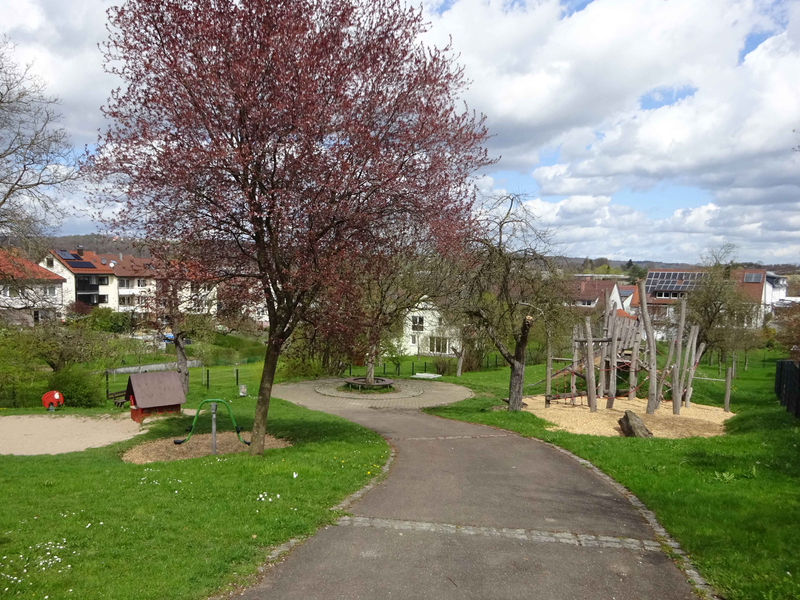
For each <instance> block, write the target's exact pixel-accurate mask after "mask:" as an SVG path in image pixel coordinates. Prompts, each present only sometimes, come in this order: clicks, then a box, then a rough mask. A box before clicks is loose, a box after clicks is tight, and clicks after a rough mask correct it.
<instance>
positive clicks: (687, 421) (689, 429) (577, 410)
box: [523, 396, 733, 438]
mask: <svg viewBox="0 0 800 600" xmlns="http://www.w3.org/2000/svg"><path fill="white" fill-rule="evenodd" d="M524 401H525V402H526V403H527V404H528V407H527V408H524V409H523V410H527V411H528V412H532V413H533V414H535V415H536V416H537V417H541V418H542V419H547V420H548V421H550V422H551V423H555V424H556V425H557V429H560V430H563V431H569V432H570V433H585V434H590V435H604V436H610V437H613V436H621V435H622V430H621V429H620V426H619V423H618V421H619V419H620V417H622V415H624V414H625V411H626V410H632V411H633V412H635V413H636V414H637V415H638V416H639V417H641V419H642V421H643V422H644V424H645V426H646V427H647V428H648V429H649V430H650V431H652V432H653V436H654V437H660V438H685V437H712V436H715V435H723V434H724V433H725V426H724V422H725V421H726V420H727V419H730V418H731V417H732V416H733V413H726V412H725V411H724V410H722V409H721V408H718V407H716V406H703V405H702V404H692V406H691V407H690V408H683V407H682V408H681V414H680V415H673V414H672V403H671V402H662V403H661V406H659V408H658V410H656V414H654V415H648V414H646V413H645V409H646V408H647V399H643V398H637V399H636V400H634V401H633V402H629V401H628V399H627V398H617V399H616V400H615V401H614V408H613V409H611V410H607V409H606V399H605V398H598V399H597V412H596V413H591V412H589V405H588V403H587V400H586V398H582V399H581V398H578V399H576V405H575V406H573V405H571V404H570V400H557V401H556V400H554V401H553V402H552V403H551V404H550V408H545V406H544V396H529V397H526V398H525V399H524ZM580 402H583V404H582V405H581V404H578V403H580Z"/></svg>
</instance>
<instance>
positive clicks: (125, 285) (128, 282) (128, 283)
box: [117, 279, 133, 290]
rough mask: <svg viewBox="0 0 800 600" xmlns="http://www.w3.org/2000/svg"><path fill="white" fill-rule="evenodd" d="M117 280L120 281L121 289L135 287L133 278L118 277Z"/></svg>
mask: <svg viewBox="0 0 800 600" xmlns="http://www.w3.org/2000/svg"><path fill="white" fill-rule="evenodd" d="M117 281H119V289H121V290H125V289H129V288H132V287H133V286H132V285H131V280H130V279H118V280H117Z"/></svg>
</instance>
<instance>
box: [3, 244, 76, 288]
mask: <svg viewBox="0 0 800 600" xmlns="http://www.w3.org/2000/svg"><path fill="white" fill-rule="evenodd" d="M0 280H4V281H10V280H14V281H52V282H53V283H56V282H62V281H66V279H64V278H63V277H61V276H60V275H56V274H55V273H53V272H52V271H48V270H47V269H45V268H44V267H40V266H39V265H37V264H36V263H35V262H31V261H29V260H27V259H24V258H22V257H21V256H14V255H13V254H11V253H10V252H8V251H6V250H0Z"/></svg>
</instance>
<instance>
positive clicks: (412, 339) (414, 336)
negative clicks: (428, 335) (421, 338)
mask: <svg viewBox="0 0 800 600" xmlns="http://www.w3.org/2000/svg"><path fill="white" fill-rule="evenodd" d="M411 345H412V346H416V345H417V336H416V335H412V336H411Z"/></svg>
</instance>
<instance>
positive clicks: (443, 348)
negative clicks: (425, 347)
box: [428, 337, 449, 354]
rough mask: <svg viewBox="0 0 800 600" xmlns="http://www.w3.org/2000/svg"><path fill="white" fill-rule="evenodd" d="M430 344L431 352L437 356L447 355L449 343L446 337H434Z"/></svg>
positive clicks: (430, 339)
mask: <svg viewBox="0 0 800 600" xmlns="http://www.w3.org/2000/svg"><path fill="white" fill-rule="evenodd" d="M428 341H429V344H430V351H431V352H434V353H436V354H447V342H448V341H449V340H448V339H447V338H446V337H432V338H429V340H428Z"/></svg>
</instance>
